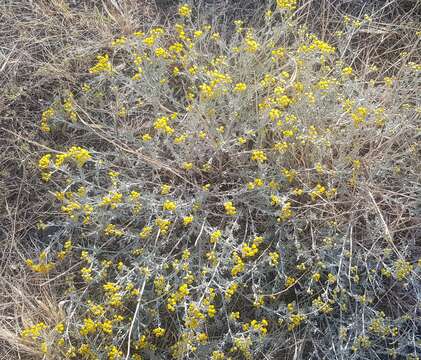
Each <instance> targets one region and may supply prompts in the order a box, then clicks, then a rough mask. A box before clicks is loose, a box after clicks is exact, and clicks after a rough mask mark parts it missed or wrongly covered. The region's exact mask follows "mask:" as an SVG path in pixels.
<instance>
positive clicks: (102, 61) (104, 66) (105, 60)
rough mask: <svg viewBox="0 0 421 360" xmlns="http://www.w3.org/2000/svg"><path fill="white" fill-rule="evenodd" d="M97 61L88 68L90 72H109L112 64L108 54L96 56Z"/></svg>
mask: <svg viewBox="0 0 421 360" xmlns="http://www.w3.org/2000/svg"><path fill="white" fill-rule="evenodd" d="M97 60H98V62H97V63H96V64H95V65H94V66H92V67H91V68H90V69H89V72H90V73H91V74H98V73H101V72H105V73H110V72H111V71H112V69H113V68H112V65H111V62H110V60H109V56H108V54H105V55H99V56H97Z"/></svg>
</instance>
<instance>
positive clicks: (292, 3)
mask: <svg viewBox="0 0 421 360" xmlns="http://www.w3.org/2000/svg"><path fill="white" fill-rule="evenodd" d="M276 3H277V5H278V8H279V9H281V10H295V8H296V7H297V0H277V1H276Z"/></svg>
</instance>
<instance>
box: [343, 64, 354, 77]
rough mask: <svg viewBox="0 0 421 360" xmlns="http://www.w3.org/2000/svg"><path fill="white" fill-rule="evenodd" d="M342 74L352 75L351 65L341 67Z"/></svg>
mask: <svg viewBox="0 0 421 360" xmlns="http://www.w3.org/2000/svg"><path fill="white" fill-rule="evenodd" d="M342 75H345V76H351V75H352V67H351V66H347V67H344V68H343V69H342Z"/></svg>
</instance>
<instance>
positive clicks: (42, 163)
mask: <svg viewBox="0 0 421 360" xmlns="http://www.w3.org/2000/svg"><path fill="white" fill-rule="evenodd" d="M50 159H51V154H45V155H44V156H43V157H41V159H39V161H38V167H39V169H40V170H46V169H48V167H49V166H50Z"/></svg>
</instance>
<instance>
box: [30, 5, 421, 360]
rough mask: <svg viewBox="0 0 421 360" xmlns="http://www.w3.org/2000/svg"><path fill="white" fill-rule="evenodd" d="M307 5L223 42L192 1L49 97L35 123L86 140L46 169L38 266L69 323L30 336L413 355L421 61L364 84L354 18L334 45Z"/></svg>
mask: <svg viewBox="0 0 421 360" xmlns="http://www.w3.org/2000/svg"><path fill="white" fill-rule="evenodd" d="M295 9H296V1H294V0H278V1H277V4H276V5H275V6H272V7H268V8H266V9H263V8H262V9H260V10H259V11H262V16H263V18H264V23H262V24H261V25H260V26H259V27H256V28H252V27H251V26H248V25H247V24H245V23H244V22H243V21H241V20H236V21H235V23H234V26H235V30H234V31H233V32H232V33H231V34H229V33H227V32H226V29H224V28H218V27H217V26H211V25H209V24H208V22H206V14H201V13H199V12H198V10H196V9H192V8H191V7H190V6H189V5H188V4H182V5H181V6H180V7H179V18H178V20H177V22H176V23H174V24H173V23H170V24H166V25H165V26H162V27H158V26H156V27H151V28H147V29H142V31H138V32H135V33H134V34H131V35H126V36H122V37H119V38H116V39H115V40H114V41H113V43H112V44H110V48H108V49H104V51H103V52H102V53H101V54H98V55H97V57H96V60H94V61H93V63H92V66H91V67H90V68H89V69H87V73H88V74H87V80H86V82H85V83H84V84H81V86H80V89H78V90H77V91H73V92H72V93H68V94H65V95H64V96H62V97H59V98H57V99H55V100H54V101H53V99H52V102H51V106H50V107H48V108H47V109H46V110H45V111H44V112H43V114H42V116H41V121H40V131H42V132H44V133H45V136H46V137H47V138H48V137H59V136H63V134H65V136H67V137H69V138H71V139H74V146H72V147H70V148H66V149H55V150H54V151H49V152H46V153H45V154H44V155H43V156H42V157H41V158H40V159H37V161H38V167H39V170H40V177H41V179H42V181H44V182H45V183H46V185H45V186H46V189H48V194H49V196H51V198H52V201H54V205H55V207H56V209H57V214H56V215H55V216H53V217H51V218H50V219H48V222H47V223H45V224H44V223H42V224H39V228H40V231H41V232H42V231H46V229H48V228H53V229H54V231H52V234H51V235H50V237H49V244H48V246H47V247H46V249H44V250H43V251H42V253H40V254H39V256H38V258H34V259H28V260H27V265H28V266H29V267H30V268H31V269H32V270H33V271H34V272H36V273H39V274H40V276H50V275H51V276H52V278H51V280H50V281H51V282H52V284H53V285H54V284H55V289H56V291H57V292H58V293H59V294H60V297H62V299H63V303H64V307H65V311H66V319H65V321H64V322H62V323H58V324H45V323H38V324H35V325H34V326H31V327H27V328H25V329H24V330H23V331H22V337H23V338H24V339H25V341H28V342H33V343H34V344H35V346H38V347H39V349H40V351H41V353H43V354H45V355H46V356H47V357H49V358H60V359H62V358H86V359H105V358H108V359H129V358H130V359H155V358H157V359H166V358H175V359H187V358H199V359H205V358H208V359H212V360H217V359H229V358H231V359H237V358H238V359H253V358H257V359H260V358H274V359H275V358H284V357H285V358H289V357H294V358H301V357H306V358H311V357H313V358H336V357H337V356H340V357H342V358H375V356H376V355H378V356H382V357H384V356H410V355H414V356H416V355H417V354H419V352H420V350H419V344H418V343H416V341H419V338H417V336H419V335H418V333H417V325H416V321H417V320H416V318H415V316H416V315H415V314H416V312H417V309H418V307H419V300H418V299H417V292H419V290H420V287H419V285H420V284H419V275H420V270H419V265H420V264H419V261H418V263H417V259H416V258H415V256H416V251H415V250H416V247H415V237H414V236H413V231H411V229H413V228H414V227H415V224H414V211H415V206H416V204H415V201H416V196H415V194H416V183H417V180H416V174H417V166H418V164H417V159H416V152H417V146H418V145H417V143H416V136H417V132H416V125H415V121H414V120H415V118H416V117H417V116H419V111H420V110H419V104H417V103H415V100H416V99H415V98H413V97H412V96H413V94H412V93H411V92H408V91H407V89H408V88H411V86H413V87H414V88H415V86H416V85H415V82H414V80H415V79H416V76H415V74H416V73H419V70H420V66H419V65H417V64H415V63H411V62H409V61H408V62H407V63H406V65H405V66H404V67H403V68H402V71H401V72H400V74H399V76H397V77H396V78H390V77H389V78H384V79H376V78H375V72H376V69H375V68H374V67H373V68H371V71H372V73H371V76H372V80H367V77H364V76H363V75H362V74H360V73H359V71H358V70H357V69H353V68H352V67H351V66H350V64H347V63H346V62H345V61H344V59H345V57H344V56H343V54H344V53H345V52H346V51H347V48H346V46H347V38H346V32H345V30H346V26H347V25H346V24H344V29H345V30H344V32H338V33H337V39H336V43H335V45H333V44H329V43H327V42H325V41H323V40H322V39H320V38H319V37H317V35H316V34H310V33H308V32H307V30H306V27H305V26H303V25H299V24H298V23H297V22H296V20H295V18H294V10H295ZM369 20H370V19H369V18H368V19H367V18H366V19H365V21H366V22H365V23H364V22H361V23H359V24H358V27H362V26H368V24H369V22H370V21H369ZM355 26H356V25H355ZM221 34H223V35H221ZM81 140H82V141H81ZM53 199H54V200H53ZM63 276H65V278H66V281H65V282H63V281H61V280H62V277H63ZM394 354H395V355H394Z"/></svg>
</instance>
